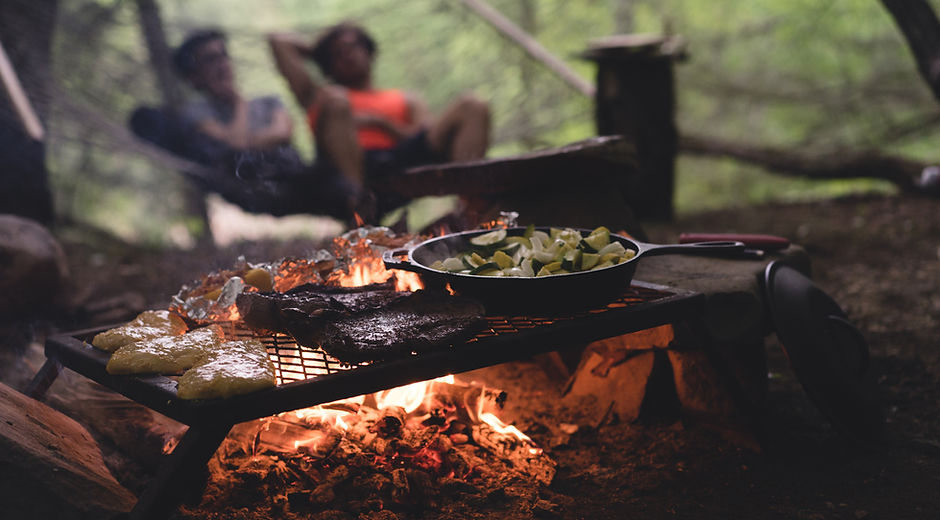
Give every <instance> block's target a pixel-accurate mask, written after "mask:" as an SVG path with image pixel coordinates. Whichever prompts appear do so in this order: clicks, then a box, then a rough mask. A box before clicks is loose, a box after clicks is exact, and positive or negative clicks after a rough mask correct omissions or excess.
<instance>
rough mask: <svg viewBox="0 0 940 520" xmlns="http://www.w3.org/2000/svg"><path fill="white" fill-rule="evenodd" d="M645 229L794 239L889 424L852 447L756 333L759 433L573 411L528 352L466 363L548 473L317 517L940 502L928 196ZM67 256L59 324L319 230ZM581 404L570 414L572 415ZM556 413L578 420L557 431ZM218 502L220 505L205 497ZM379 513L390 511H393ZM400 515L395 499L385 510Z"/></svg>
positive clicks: (98, 318)
mask: <svg viewBox="0 0 940 520" xmlns="http://www.w3.org/2000/svg"><path fill="white" fill-rule="evenodd" d="M647 231H648V233H649V235H650V239H651V241H654V242H673V241H675V240H676V238H677V236H678V233H679V232H680V231H713V232H724V231H728V232H730V231H734V232H742V233H744V232H751V233H772V234H777V235H782V236H785V237H788V238H790V239H791V240H792V241H794V242H796V243H798V244H800V245H802V246H803V247H804V248H806V250H807V252H808V253H809V255H810V258H811V259H812V268H813V279H814V281H815V282H816V283H817V284H818V285H819V286H820V287H821V288H822V289H823V290H824V291H826V292H827V293H828V294H829V295H830V296H832V297H833V298H834V299H835V300H836V301H837V302H839V304H840V305H841V306H842V307H843V309H845V311H846V313H847V314H848V316H849V319H850V321H851V322H852V323H854V324H855V325H856V326H857V327H858V328H859V329H860V330H861V331H862V333H863V334H864V336H865V337H866V338H867V340H868V342H869V345H870V349H871V355H872V358H871V363H872V365H871V366H872V370H873V371H874V374H875V378H876V381H877V385H878V390H879V392H880V396H881V398H882V400H883V402H884V409H885V413H886V417H887V422H888V429H889V433H890V441H889V442H888V443H887V444H886V445H884V446H881V447H860V446H857V445H854V444H853V443H850V442H847V441H846V439H845V438H844V437H841V436H840V435H839V434H837V433H836V432H834V431H833V430H832V429H831V428H830V427H829V425H828V424H827V422H826V421H825V419H824V418H823V417H821V416H820V414H819V413H818V412H816V411H815V409H814V407H813V404H812V402H811V401H810V400H809V399H808V398H807V396H806V394H805V392H803V390H802V389H801V387H800V386H799V384H798V382H797V381H796V380H795V378H794V377H793V373H792V371H791V370H790V369H789V367H788V366H787V362H786V359H785V358H784V356H783V355H782V354H781V352H780V350H779V348H777V347H776V346H775V345H774V344H773V341H772V340H770V341H768V345H767V354H768V359H769V364H770V373H771V374H772V376H773V377H771V380H770V396H769V399H768V400H767V402H766V403H764V404H763V406H762V410H761V412H762V420H763V421H764V423H765V425H766V426H767V429H768V431H769V432H770V438H769V441H768V443H767V445H766V446H765V448H764V449H763V450H755V449H753V447H749V446H750V445H749V444H747V443H742V442H738V441H736V440H734V439H733V438H731V437H729V436H727V435H723V434H722V433H721V432H719V431H716V430H715V429H713V428H708V427H705V426H704V425H701V424H698V423H697V422H696V421H692V420H686V419H683V418H682V417H659V418H653V419H650V420H646V421H642V422H640V423H635V424H626V423H614V424H605V425H603V426H600V427H593V426H591V425H590V424H584V422H583V418H582V417H579V410H571V409H566V408H564V407H563V406H562V405H561V404H559V401H558V399H557V397H558V395H559V390H560V388H559V387H560V385H559V383H558V382H557V381H552V380H550V379H549V378H548V376H546V375H545V373H544V372H543V371H541V370H539V369H538V367H537V365H536V364H534V363H532V362H517V363H509V364H505V365H501V366H498V367H493V368H490V369H484V370H481V371H477V372H476V373H475V374H474V375H475V376H478V377H479V378H482V379H485V380H487V381H488V382H489V381H492V382H494V383H495V384H498V385H500V387H501V388H502V389H503V390H506V391H507V392H508V393H509V402H508V406H507V409H506V410H505V416H504V417H503V418H504V420H507V422H512V423H514V424H515V425H516V426H518V427H519V428H520V429H521V430H523V431H524V432H526V433H528V434H529V435H530V436H531V437H533V438H534V440H535V441H536V442H538V443H539V444H540V445H541V446H543V447H544V448H545V449H546V451H547V452H548V453H549V454H550V455H551V457H552V458H553V459H554V460H555V461H556V462H557V464H558V466H557V474H556V476H555V478H554V481H553V482H552V484H551V485H550V486H548V487H540V486H535V485H533V484H532V483H531V482H525V481H524V480H523V479H519V480H516V481H509V482H507V483H506V485H505V486H504V488H503V489H502V491H501V492H500V493H496V494H493V493H490V494H488V495H487V496H486V497H484V498H480V497H479V496H470V495H467V494H461V493H455V494H454V496H450V497H447V498H446V500H444V501H443V502H442V504H441V505H440V506H439V507H438V508H436V509H434V510H427V511H421V512H415V511H411V512H398V513H389V512H385V513H382V514H378V513H370V514H358V513H351V512H342V511H332V512H329V514H327V513H324V514H323V515H321V516H319V517H320V518H386V519H388V518H445V517H446V518H449V519H461V518H467V519H470V518H474V519H477V518H520V519H521V518H565V519H568V518H571V519H581V518H584V519H614V518H713V519H719V518H721V519H724V518H798V519H863V518H867V519H877V518H892V519H903V518H911V519H914V518H917V519H930V518H938V516H940V495H938V494H937V493H936V489H938V486H940V384H938V383H940V381H938V380H940V348H938V346H940V345H938V341H937V336H938V334H937V333H938V332H940V327H938V324H940V201H938V200H936V199H928V198H919V197H906V196H900V197H880V196H879V197H860V198H848V199H840V200H833V201H827V202H814V203H807V204H787V205H775V206H766V207H760V208H750V209H738V210H726V211H717V212H711V213H706V214H698V215H690V216H686V217H683V218H681V219H679V220H678V221H677V222H675V223H671V224H657V225H650V226H648V227H647ZM57 234H58V235H59V236H60V239H61V240H62V241H63V244H64V246H65V248H66V252H67V255H68V258H69V261H70V265H71V269H72V280H73V285H74V287H73V288H72V289H71V292H70V294H71V298H72V302H73V309H77V310H75V311H73V312H71V313H69V314H67V315H63V316H60V317H58V318H56V320H54V321H55V323H54V324H53V325H52V326H53V327H54V328H56V329H59V330H66V329H69V328H77V327H84V326H89V325H93V324H96V323H107V322H115V321H120V320H122V319H126V318H127V313H128V310H129V309H135V308H140V309H144V308H156V307H160V306H165V305H166V304H167V303H168V300H169V296H170V295H172V294H174V293H175V292H176V291H177V290H178V288H179V287H180V285H181V284H183V283H185V282H187V281H189V280H190V279H192V278H194V276H193V275H194V273H204V272H208V271H211V270H214V269H218V268H224V267H227V266H229V265H232V263H233V262H234V261H235V259H236V258H237V257H238V256H239V255H244V256H245V257H246V258H247V259H248V260H249V261H267V260H273V259H277V258H280V257H283V256H286V255H289V254H303V253H306V252H309V251H311V250H313V249H316V248H318V247H320V246H322V244H312V243H296V242H295V243H263V242H251V243H243V244H238V245H232V246H228V247H226V248H222V249H205V250H198V251H185V252H184V251H169V252H167V251H146V250H140V249H134V248H129V247H126V246H124V245H122V244H120V243H117V242H115V241H113V240H110V239H108V238H107V237H103V236H94V235H90V234H89V233H88V232H87V231H78V230H69V229H66V228H63V229H61V230H59V231H58V233H57ZM579 421H581V424H579ZM562 423H569V424H578V425H579V428H578V430H577V432H575V433H574V434H570V435H567V434H566V435H562V436H559V433H558V432H559V425H560V424H562ZM218 513H219V514H220V516H218V517H219V518H224V517H226V515H225V514H224V512H218ZM386 513H389V514H391V516H389V514H386ZM396 515H397V516H396Z"/></svg>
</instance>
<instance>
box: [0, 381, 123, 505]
mask: <svg viewBox="0 0 940 520" xmlns="http://www.w3.org/2000/svg"><path fill="white" fill-rule="evenodd" d="M0 422H2V423H3V424H4V427H3V428H0V460H2V461H3V463H2V464H0V504H3V518H6V519H10V520H18V519H23V520H26V519H33V518H57V519H85V518H87V519H92V518H110V517H112V516H114V515H116V514H118V513H123V512H127V511H129V510H130V509H131V508H132V507H133V505H134V502H135V501H136V498H135V497H134V495H133V494H132V493H131V492H130V491H128V490H127V489H125V488H124V487H123V486H121V484H119V483H118V482H117V481H116V480H115V479H114V477H113V476H111V473H110V472H109V471H108V468H107V467H106V466H105V464H104V460H103V459H102V456H101V452H100V450H99V449H98V446H97V444H95V442H94V440H93V439H92V437H91V434H89V433H88V431H86V430H85V429H84V428H82V426H81V425H79V424H78V423H77V422H75V421H74V420H72V419H70V418H68V417H66V416H65V415H63V414H61V413H59V412H57V411H55V410H53V409H52V408H50V407H48V406H46V405H44V404H42V403H40V402H38V401H35V400H33V399H30V398H28V397H26V396H24V395H22V394H20V393H18V392H16V391H15V390H13V389H11V388H10V387H8V386H6V385H4V384H0Z"/></svg>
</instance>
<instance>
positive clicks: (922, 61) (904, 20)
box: [881, 0, 940, 101]
mask: <svg viewBox="0 0 940 520" xmlns="http://www.w3.org/2000/svg"><path fill="white" fill-rule="evenodd" d="M881 3H882V5H884V7H885V9H887V10H888V12H889V13H891V16H892V17H893V18H894V22H895V23H897V24H898V28H899V29H900V30H901V33H902V34H903V35H904V38H905V39H906V40H907V45H908V47H909V48H910V49H911V53H912V54H913V55H914V59H915V60H916V61H917V68H918V70H919V71H920V75H921V76H923V78H924V81H926V82H927V85H928V86H929V87H930V90H931V91H932V92H933V95H934V97H935V98H937V100H938V101H940V20H937V15H936V14H935V13H934V11H933V9H932V8H931V7H930V4H929V3H927V0H881Z"/></svg>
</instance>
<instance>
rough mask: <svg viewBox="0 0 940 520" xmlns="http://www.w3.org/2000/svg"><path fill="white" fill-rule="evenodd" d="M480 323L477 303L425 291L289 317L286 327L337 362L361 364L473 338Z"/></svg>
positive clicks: (481, 312)
mask: <svg viewBox="0 0 940 520" xmlns="http://www.w3.org/2000/svg"><path fill="white" fill-rule="evenodd" d="M485 324H486V320H485V318H484V309H483V305H481V304H480V303H479V302H477V301H475V300H471V299H469V298H464V297H460V296H452V295H449V294H446V293H443V292H437V291H426V290H425V291H418V292H415V293H405V296H403V297H401V298H399V299H396V300H395V301H393V302H391V303H389V304H387V305H385V306H383V307H380V308H373V309H368V310H363V311H361V312H357V313H350V314H345V313H339V312H333V311H328V312H323V313H320V314H319V315H317V316H308V317H307V318H305V319H293V320H290V321H289V322H288V323H287V330H288V332H290V333H291V335H293V336H294V339H296V340H297V343H298V344H300V345H304V346H308V347H317V346H319V347H322V348H323V350H324V351H326V352H327V353H328V354H330V355H331V356H333V357H335V358H336V359H338V360H340V361H343V362H345V363H360V362H363V361H380V360H383V359H389V358H393V357H400V356H406V355H409V354H411V353H412V352H417V353H420V352H425V351H428V350H432V349H434V348H438V347H444V346H447V345H451V344H453V343H454V342H457V341H463V340H466V339H468V338H470V337H472V336H473V335H474V334H475V333H476V332H477V331H478V330H480V329H481V328H482V327H483V326H484V325H485Z"/></svg>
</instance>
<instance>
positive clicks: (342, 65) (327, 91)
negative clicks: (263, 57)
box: [268, 23, 490, 212]
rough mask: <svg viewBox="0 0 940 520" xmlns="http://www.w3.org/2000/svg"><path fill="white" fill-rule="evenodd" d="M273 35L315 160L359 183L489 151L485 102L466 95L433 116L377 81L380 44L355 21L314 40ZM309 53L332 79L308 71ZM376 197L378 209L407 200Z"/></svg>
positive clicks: (408, 96)
mask: <svg viewBox="0 0 940 520" xmlns="http://www.w3.org/2000/svg"><path fill="white" fill-rule="evenodd" d="M268 42H269V43H270V45H271V50H272V52H273V54H274V59H275V62H276V64H277V67H278V70H279V71H280V72H281V74H282V75H283V76H284V79H285V80H286V81H287V84H288V86H289V87H290V89H291V91H292V92H293V94H294V97H295V98H296V99H297V102H298V103H299V104H300V105H301V106H302V107H303V108H304V111H305V112H306V114H307V123H308V124H309V125H310V129H311V131H312V132H313V135H314V141H315V145H316V150H317V159H318V161H327V162H328V163H330V164H332V165H333V166H334V167H336V168H337V169H339V170H340V171H341V172H342V173H343V174H344V175H346V176H348V177H349V178H350V179H351V180H352V181H353V182H355V183H356V184H357V185H360V186H367V185H368V181H369V180H370V179H375V178H377V177H380V176H385V175H394V174H395V173H399V172H401V171H403V170H405V169H407V168H410V167H414V166H420V165H424V164H434V163H441V162H448V161H464V160H470V159H478V158H481V157H483V156H484V155H485V154H486V149H487V147H488V146H489V131H490V114H489V107H488V105H487V104H486V103H484V102H482V101H480V100H478V99H476V98H475V97H473V96H472V95H463V96H461V97H460V98H459V99H457V100H456V101H454V102H453V103H451V105H450V106H448V107H447V108H446V109H445V110H444V111H443V112H442V113H441V114H440V116H439V117H436V118H433V117H431V114H430V113H429V112H428V109H427V107H426V106H425V104H424V103H423V101H422V100H421V99H420V98H419V97H417V96H415V95H413V94H410V93H406V92H403V91H401V90H396V89H377V88H375V87H374V86H373V83H372V64H373V61H374V59H375V56H376V52H377V47H376V44H375V41H374V40H373V39H372V38H371V37H370V36H369V34H368V33H366V32H365V30H364V29H362V28H361V27H359V26H358V25H355V24H351V23H343V24H339V25H336V26H333V27H331V28H329V29H327V30H326V31H325V32H324V33H323V35H322V36H320V37H319V38H318V39H317V40H316V41H314V42H310V41H308V40H306V39H305V38H302V37H299V36H296V35H292V34H272V35H269V37H268ZM308 59H310V60H313V62H314V63H316V64H317V66H318V67H319V68H320V70H321V71H322V72H323V74H324V75H325V76H326V77H327V78H329V79H330V80H332V83H330V84H327V83H324V82H321V81H319V80H317V79H315V78H314V77H312V76H311V75H310V74H308V73H307V70H306V69H305V63H306V61H307V60H308ZM376 196H377V198H378V206H379V208H378V209H379V211H380V212H382V211H383V210H389V209H392V208H394V207H395V206H396V205H400V204H401V203H404V202H406V201H402V200H392V199H391V198H390V197H387V196H383V194H376Z"/></svg>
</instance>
